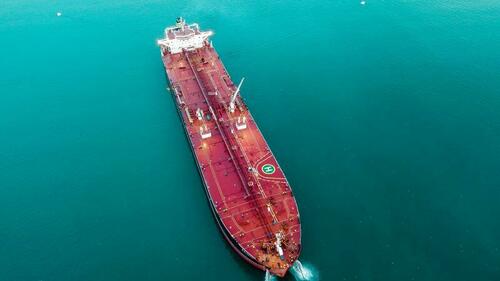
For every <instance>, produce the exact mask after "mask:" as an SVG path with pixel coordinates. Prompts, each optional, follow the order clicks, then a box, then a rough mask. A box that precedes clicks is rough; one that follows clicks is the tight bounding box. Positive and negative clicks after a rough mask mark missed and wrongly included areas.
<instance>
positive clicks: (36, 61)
mask: <svg viewBox="0 0 500 281" xmlns="http://www.w3.org/2000/svg"><path fill="white" fill-rule="evenodd" d="M1 2H2V3H1V4H0V46H1V47H0V280H2V281H4V280H5V281H25V280H26V281H29V280H33V281H38V280H44V281H49V280H54V281H68V280H72V281H80V280H81V281H88V280H92V281H100V280H102V281H114V280H116V281H129V280H130V281H137V280H264V273H263V272H261V271H258V270H255V269H253V268H252V267H251V266H249V265H247V264H246V263H244V262H243V261H242V260H241V259H240V258H239V257H238V256H237V255H236V254H234V253H233V251H232V250H231V249H230V248H229V247H228V246H227V244H226V242H225V241H224V240H223V238H222V236H221V235H220V233H219V232H218V229H217V227H216V225H215V222H214V220H213V219H212V217H211V214H210V210H209V207H208V205H207V201H206V198H205V195H204V192H203V189H202V184H201V181H200V178H199V176H198V174H197V171H196V166H195V164H194V161H193V158H192V156H191V152H190V149H189V146H188V144H187V142H186V139H185V137H184V135H183V134H184V133H183V130H182V128H181V126H180V122H179V119H178V116H177V113H176V111H175V108H174V105H173V102H172V99H171V98H170V96H169V95H168V93H167V92H166V90H165V87H166V79H165V75H164V70H163V66H162V64H161V60H160V56H159V51H158V48H157V46H156V45H155V39H156V38H159V37H160V36H162V30H163V28H164V27H165V26H167V25H170V24H172V23H173V22H174V20H175V17H177V16H179V15H182V16H184V17H185V18H186V19H187V21H189V22H191V21H196V22H198V23H200V25H201V26H202V28H211V29H213V30H214V31H215V32H216V35H215V36H214V38H213V40H214V45H215V47H216V48H217V50H218V51H219V53H220V55H221V58H222V59H223V61H224V63H225V64H226V67H227V68H228V70H229V72H230V73H231V75H232V76H233V78H234V79H235V80H239V79H240V78H241V77H243V76H244V77H246V80H245V81H246V82H245V85H244V86H243V89H242V95H243V96H244V97H245V98H246V100H247V103H248V104H249V106H250V108H251V110H252V112H253V114H254V116H255V118H256V119H257V121H258V122H259V125H260V128H261V130H262V131H263V133H264V135H265V136H266V138H267V140H268V142H269V144H270V146H271V148H272V149H273V151H274V154H275V155H276V156H277V157H278V159H279V161H280V163H281V166H282V167H283V169H284V170H285V172H286V174H287V177H288V179H289V181H290V183H291V184H292V185H293V189H294V192H295V195H296V198H297V200H298V203H299V208H300V211H301V219H302V231H303V241H302V242H303V252H302V256H301V260H302V262H303V264H304V265H310V266H311V267H313V268H314V274H315V276H319V277H320V278H321V280H333V281H341V280H380V281H388V280H395V281H401V280H441V281H443V280H450V281H451V280H453V281H457V280H464V281H465V280H481V281H488V280H491V281H493V280H500V239H499V237H500V222H499V214H500V173H499V170H500V110H499V108H500V90H499V89H500V74H499V70H500V3H499V2H498V1H494V0H476V1H466V0H457V1H447V0H444V1H434V0H432V1H431V0H419V1H417V0H415V1H413V0H396V1H382V0H378V1H377V0H367V1H366V3H365V4H364V5H361V4H360V2H359V1H354V0H352V1H347V0H338V1H316V0H314V1H260V0H259V1H257V0H250V1H228V0H222V1H202V0H193V1H190V0H187V1H131V0H120V1H115V0H110V1H94V0H88V1H69V0H60V1H49V0H29V1H28V0H3V1H1ZM58 12H60V13H61V14H60V16H59V17H58V16H57V14H56V13H58ZM287 280H293V277H291V276H289V277H288V279H287Z"/></svg>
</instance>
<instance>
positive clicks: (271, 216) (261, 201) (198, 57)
mask: <svg viewBox="0 0 500 281" xmlns="http://www.w3.org/2000/svg"><path fill="white" fill-rule="evenodd" d="M163 62H164V65H165V68H166V71H167V76H168V78H169V81H170V88H171V93H172V95H173V97H174V100H175V102H176V105H177V108H178V110H179V113H180V116H181V119H182V122H183V125H184V127H185V129H186V134H187V137H188V138H189V140H190V144H191V146H192V150H193V153H194V156H195V159H196V161H197V165H198V166H199V170H200V173H201V176H202V178H203V181H204V183H205V188H206V191H207V194H208V197H209V199H210V204H211V205H212V208H213V210H214V212H215V215H216V216H217V217H218V220H219V223H220V224H221V227H222V228H224V229H223V231H225V233H226V235H227V236H229V237H227V238H229V239H228V240H231V241H230V242H231V243H233V244H235V245H233V247H237V248H238V249H239V250H240V254H242V255H244V256H245V257H246V258H247V259H250V260H251V262H253V263H255V264H256V266H259V265H260V266H261V268H263V269H264V268H267V269H270V271H271V272H273V273H274V274H277V275H280V276H282V275H284V274H285V273H286V271H287V270H288V268H289V267H290V266H291V265H292V264H293V262H294V261H295V260H296V259H297V258H298V256H299V254H300V238H301V237H300V236H301V232H300V219H299V213H298V209H297V204H296V201H295V198H294V196H293V193H292V190H291V188H290V186H289V184H288V182H287V180H286V178H285V175H284V173H283V171H282V169H281V167H280V166H279V164H278V162H277V161H276V158H275V157H274V155H273V153H272V151H271V150H270V148H269V146H268V144H267V142H266V140H265V139H264V137H263V135H262V133H261V132H260V130H259V128H258V126H257V124H256V123H255V120H254V118H253V117H252V115H251V113H250V111H249V110H248V108H247V106H246V105H245V103H244V101H243V100H242V99H241V98H239V97H238V98H237V99H236V105H237V106H236V109H235V110H234V112H231V111H230V110H229V108H228V107H229V104H230V98H231V95H232V94H233V93H234V91H235V90H236V87H235V85H234V83H233V82H232V80H231V77H230V76H229V74H228V73H227V71H226V69H225V67H224V65H223V64H222V62H221V60H220V59H219V56H218V54H217V53H216V51H215V49H213V48H212V47H210V46H204V47H203V48H199V49H196V50H193V51H183V52H181V53H177V54H171V53H167V52H165V53H164V54H163ZM198 109H199V110H198ZM200 113H202V114H201V115H200ZM198 117H201V118H198ZM241 124H245V126H246V128H244V129H241V128H240V129H241V130H238V128H237V127H238V125H240V127H241ZM202 135H204V136H205V137H206V138H204V137H203V136H202ZM208 135H211V136H209V137H207V136H208ZM277 233H281V234H282V235H283V239H282V241H281V244H282V245H283V250H284V255H283V256H284V258H282V259H280V258H279V255H278V253H277V250H276V247H275V242H276V239H277V238H276V234H277ZM255 264H254V265H255Z"/></svg>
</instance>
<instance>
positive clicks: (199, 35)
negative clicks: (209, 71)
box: [157, 18, 213, 54]
mask: <svg viewBox="0 0 500 281" xmlns="http://www.w3.org/2000/svg"><path fill="white" fill-rule="evenodd" d="M211 35H213V32H212V31H200V28H199V26H198V24H197V23H193V24H186V22H185V21H184V19H183V18H177V23H176V25H175V26H171V27H167V28H165V38H163V39H160V40H158V41H157V42H158V45H160V46H161V51H162V54H163V53H164V51H167V52H169V53H171V54H177V53H181V52H182V51H183V50H187V51H192V50H195V49H198V48H201V47H203V44H204V43H205V42H208V37H210V36H211Z"/></svg>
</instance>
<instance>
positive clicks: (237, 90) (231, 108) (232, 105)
mask: <svg viewBox="0 0 500 281" xmlns="http://www.w3.org/2000/svg"><path fill="white" fill-rule="evenodd" d="M243 81H245V77H243V78H241V81H240V84H238V88H236V91H234V93H233V95H232V96H231V100H230V102H229V111H231V113H233V112H234V107H235V105H234V102H235V101H236V97H237V96H238V93H239V92H240V88H241V85H242V84H243Z"/></svg>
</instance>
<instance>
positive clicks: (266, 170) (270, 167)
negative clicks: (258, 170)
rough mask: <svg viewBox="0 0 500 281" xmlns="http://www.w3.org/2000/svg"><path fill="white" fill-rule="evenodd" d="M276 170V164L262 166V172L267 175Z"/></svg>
mask: <svg viewBox="0 0 500 281" xmlns="http://www.w3.org/2000/svg"><path fill="white" fill-rule="evenodd" d="M274 171H276V168H274V166H273V165H271V164H266V165H264V166H262V172H264V174H267V175H270V174H274Z"/></svg>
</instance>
